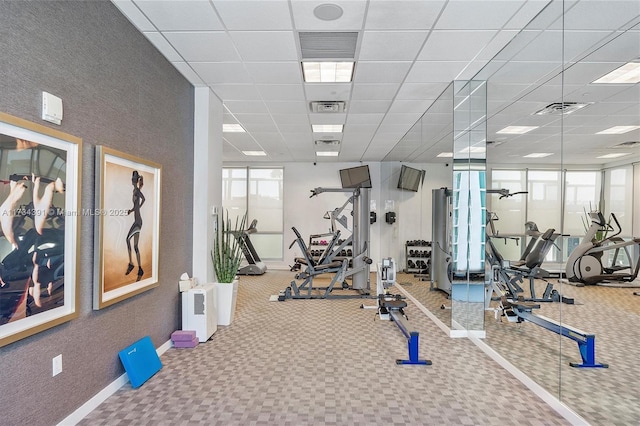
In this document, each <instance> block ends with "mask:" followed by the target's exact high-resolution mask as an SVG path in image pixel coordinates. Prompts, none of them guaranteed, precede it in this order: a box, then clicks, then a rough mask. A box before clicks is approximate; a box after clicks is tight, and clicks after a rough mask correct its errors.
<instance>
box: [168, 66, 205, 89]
mask: <svg viewBox="0 0 640 426" xmlns="http://www.w3.org/2000/svg"><path fill="white" fill-rule="evenodd" d="M172 64H173V66H174V67H176V69H177V70H178V71H180V73H182V75H183V76H184V78H186V79H187V80H189V83H191V84H193V85H194V86H203V85H204V84H205V83H204V81H203V80H202V78H200V76H199V75H198V74H197V73H196V72H195V71H194V70H193V69H192V68H191V67H190V66H189V64H188V63H186V62H172Z"/></svg>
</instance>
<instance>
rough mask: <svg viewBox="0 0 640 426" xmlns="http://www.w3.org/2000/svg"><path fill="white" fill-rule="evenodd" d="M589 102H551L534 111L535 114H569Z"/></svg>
mask: <svg viewBox="0 0 640 426" xmlns="http://www.w3.org/2000/svg"><path fill="white" fill-rule="evenodd" d="M590 104H591V103H580V102H554V103H552V104H549V105H547V106H546V107H544V108H542V109H541V110H539V111H536V112H535V113H534V114H535V115H563V114H571V113H572V112H575V111H577V110H579V109H580V108H584V107H586V106H587V105H590Z"/></svg>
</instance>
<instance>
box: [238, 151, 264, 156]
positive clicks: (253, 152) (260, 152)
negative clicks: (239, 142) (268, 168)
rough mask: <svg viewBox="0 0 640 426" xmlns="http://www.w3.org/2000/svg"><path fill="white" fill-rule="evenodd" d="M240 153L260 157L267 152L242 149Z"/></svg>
mask: <svg viewBox="0 0 640 426" xmlns="http://www.w3.org/2000/svg"><path fill="white" fill-rule="evenodd" d="M242 153H243V154H244V155H249V156H255V157H261V156H264V155H267V153H266V152H264V151H242Z"/></svg>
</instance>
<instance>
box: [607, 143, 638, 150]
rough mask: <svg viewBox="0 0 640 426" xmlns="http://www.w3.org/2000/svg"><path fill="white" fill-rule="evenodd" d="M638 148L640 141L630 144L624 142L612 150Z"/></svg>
mask: <svg viewBox="0 0 640 426" xmlns="http://www.w3.org/2000/svg"><path fill="white" fill-rule="evenodd" d="M637 146H640V141H628V142H622V143H619V144H617V145H614V146H612V147H611V148H623V149H626V148H635V147H637Z"/></svg>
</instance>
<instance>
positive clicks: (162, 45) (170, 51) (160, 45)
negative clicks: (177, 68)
mask: <svg viewBox="0 0 640 426" xmlns="http://www.w3.org/2000/svg"><path fill="white" fill-rule="evenodd" d="M143 34H144V36H145V37H146V38H148V39H149V41H151V43H153V45H154V46H155V47H156V49H158V50H159V51H160V53H162V54H163V55H164V56H165V57H166V58H167V59H168V60H169V61H171V62H177V61H182V60H183V59H182V56H180V55H179V54H178V52H176V50H175V49H174V48H173V47H172V46H171V45H170V44H169V42H167V39H165V38H164V37H163V36H162V34H160V33H158V32H144V33H143Z"/></svg>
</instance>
